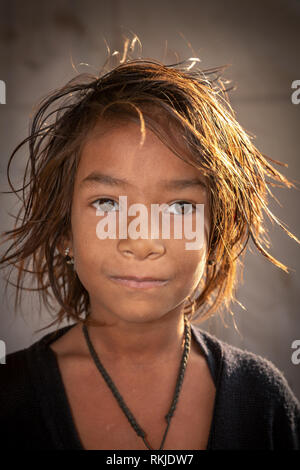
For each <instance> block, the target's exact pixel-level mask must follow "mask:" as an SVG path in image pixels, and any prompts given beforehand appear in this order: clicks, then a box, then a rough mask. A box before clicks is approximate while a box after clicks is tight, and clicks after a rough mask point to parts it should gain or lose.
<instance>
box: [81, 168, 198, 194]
mask: <svg viewBox="0 0 300 470" xmlns="http://www.w3.org/2000/svg"><path fill="white" fill-rule="evenodd" d="M96 184H103V185H106V186H116V187H119V186H121V187H123V188H127V187H134V185H133V184H132V183H130V182H129V181H128V180H127V179H126V178H125V179H121V178H116V177H115V176H112V175H106V174H103V173H99V172H92V173H90V174H89V175H88V176H86V177H85V178H84V179H83V180H82V181H81V182H80V185H79V186H80V187H83V186H95V185H96ZM160 186H161V187H162V188H164V189H166V190H183V189H186V188H192V187H202V188H206V185H205V183H204V181H202V180H200V179H199V178H189V179H178V180H162V181H161V183H160Z"/></svg>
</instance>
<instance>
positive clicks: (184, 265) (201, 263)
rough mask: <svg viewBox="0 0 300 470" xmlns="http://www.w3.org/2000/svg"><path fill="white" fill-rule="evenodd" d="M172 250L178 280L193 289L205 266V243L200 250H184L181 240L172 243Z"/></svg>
mask: <svg viewBox="0 0 300 470" xmlns="http://www.w3.org/2000/svg"><path fill="white" fill-rule="evenodd" d="M172 251H173V254H172V257H173V259H174V260H176V266H177V269H176V271H177V274H178V282H179V283H180V284H181V285H184V286H186V287H187V288H188V289H190V290H191V289H195V288H196V287H197V285H198V283H199V282H200V280H201V278H202V276H203V272H204V268H205V263H206V256H207V249H206V244H204V246H203V248H202V249H201V250H186V249H185V244H184V243H183V242H181V243H174V244H173V247H172ZM178 287H179V286H178Z"/></svg>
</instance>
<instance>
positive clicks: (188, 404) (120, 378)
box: [50, 325, 216, 450]
mask: <svg viewBox="0 0 300 470" xmlns="http://www.w3.org/2000/svg"><path fill="white" fill-rule="evenodd" d="M78 344H80V350H81V348H82V351H81V352H80V353H79V354H78ZM74 345H76V351H75V348H74ZM50 347H51V349H52V350H53V351H54V352H55V354H56V357H57V360H58V364H59V369H60V373H61V376H62V379H63V383H64V386H65V390H66V394H67V398H68V401H69V406H70V409H71V412H72V416H73V422H74V425H75V427H76V430H77V433H78V436H79V438H80V441H81V444H82V446H83V447H84V449H87V450H95V449H115V450H117V449H119V450H122V449H124V450H125V449H136V450H146V446H145V444H144V442H143V440H142V439H141V438H140V437H138V436H137V435H136V433H135V431H134V430H133V429H132V427H131V425H130V423H129V422H128V420H127V418H126V417H125V415H124V413H123V411H122V410H121V409H120V407H119V405H118V403H117V401H116V399H115V397H114V396H113V395H112V393H111V391H110V389H109V388H108V386H107V384H106V383H105V381H104V379H103V378H102V376H101V375H100V373H99V371H98V369H97V368H96V366H95V364H94V362H93V361H92V360H91V358H90V356H89V352H88V350H87V346H86V344H84V339H83V334H82V331H81V327H80V326H79V325H78V326H75V327H74V328H72V329H71V331H70V332H69V333H67V334H66V335H64V336H63V337H62V338H60V339H58V340H56V341H55V342H53V343H52V344H51V346H50ZM180 357H181V354H177V355H176V356H175V357H174V358H173V360H171V361H170V362H169V363H161V364H160V367H158V366H157V367H151V366H149V365H148V366H144V365H140V366H132V365H131V366H129V365H128V364H127V366H126V367H125V366H124V364H123V363H121V364H120V363H118V362H114V361H110V360H109V359H108V357H106V358H105V361H104V359H103V358H102V356H101V362H102V363H103V365H104V366H105V368H106V370H107V371H108V373H109V375H110V377H111V378H112V379H113V380H114V383H115V385H116V386H117V388H118V390H119V392H120V393H121V395H122V396H123V398H124V400H125V403H126V404H127V406H128V407H129V409H130V410H131V412H132V413H133V415H134V417H135V419H136V420H137V421H138V423H139V425H140V426H141V427H142V429H143V430H144V431H145V432H146V433H147V440H148V442H149V444H150V446H151V447H152V448H153V449H159V446H160V444H161V441H162V437H163V434H164V432H165V429H166V421H165V419H164V416H165V415H166V413H167V412H168V411H169V408H170V404H171V401H172V398H173V394H174V390H175V384H176V379H177V373H178V367H179V363H180ZM215 393H216V390H215V385H214V382H213V380H212V377H211V374H210V371H209V369H208V366H207V363H206V360H205V358H204V357H203V355H202V352H201V350H200V348H199V346H198V344H197V343H196V342H195V341H194V340H193V341H192V344H191V350H190V356H189V360H188V365H187V368H186V373H185V377H184V381H183V386H182V389H181V392H180V395H179V400H178V403H177V407H176V410H175V413H174V415H173V418H172V420H171V425H170V428H169V431H168V434H167V438H166V441H165V445H164V449H165V450H168V449H169V450H170V449H185V450H188V449H189V450H197V449H198V450H199V449H206V447H207V442H208V437H209V432H210V428H211V423H212V416H213V408H214V401H215Z"/></svg>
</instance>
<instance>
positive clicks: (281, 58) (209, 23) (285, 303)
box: [0, 0, 300, 399]
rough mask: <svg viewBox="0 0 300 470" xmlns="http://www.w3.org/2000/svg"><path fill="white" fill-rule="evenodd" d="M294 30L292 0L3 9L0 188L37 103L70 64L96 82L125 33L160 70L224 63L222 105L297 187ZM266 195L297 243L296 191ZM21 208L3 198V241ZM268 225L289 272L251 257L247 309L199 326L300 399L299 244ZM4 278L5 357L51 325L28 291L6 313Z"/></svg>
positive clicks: (59, 1)
mask: <svg viewBox="0 0 300 470" xmlns="http://www.w3.org/2000/svg"><path fill="white" fill-rule="evenodd" d="M299 24H300V1H299V0H264V1H262V0H252V1H251V2H250V1H249V2H240V1H238V0H227V1H226V2H222V1H215V2H207V1H202V0H185V1H180V0H160V1H158V0H151V1H148V2H147V1H136V0H72V1H71V0H52V1H51V2H46V1H40V0H39V1H35V0H28V1H26V2H24V1H22V0H0V80H3V81H4V82H5V84H6V104H0V191H7V190H9V186H8V183H7V176H6V167H7V162H8V159H9V156H10V154H11V152H12V150H13V149H14V147H15V146H16V145H17V144H18V143H19V142H20V141H21V139H23V138H25V137H26V136H27V135H28V121H29V117H30V115H31V113H32V111H33V106H34V104H36V102H37V101H38V100H39V99H40V98H41V97H42V96H44V95H45V94H47V93H48V92H49V91H50V90H53V89H55V88H57V87H60V86H62V85H63V84H64V83H65V82H66V81H67V80H69V79H71V78H72V77H73V76H74V75H75V74H76V71H75V70H74V68H73V66H72V63H73V64H74V65H75V66H76V67H77V70H78V72H91V73H97V71H98V70H99V69H100V68H101V66H102V65H103V63H104V61H105V59H106V57H107V49H106V43H107V44H108V45H109V47H110V49H111V51H114V50H118V51H122V50H123V42H124V36H126V37H133V35H137V36H138V38H139V39H140V41H141V43H142V46H143V49H142V56H143V57H148V58H153V59H157V60H160V61H164V62H165V63H166V64H168V63H169V64H171V63H174V62H176V61H178V60H183V59H186V58H189V57H195V56H197V57H199V58H200V59H201V61H202V62H201V63H202V67H203V68H208V67H214V66H217V65H224V64H230V67H229V68H228V69H227V70H226V72H225V75H224V77H225V78H228V79H231V80H232V83H233V84H234V85H235V86H236V90H235V91H233V92H231V93H230V94H229V98H230V102H231V105H232V106H233V108H234V110H235V112H236V117H237V119H238V121H239V122H240V123H241V124H242V125H243V126H244V128H245V129H246V130H247V131H248V132H250V134H251V135H252V136H253V137H255V144H256V146H257V147H258V148H259V149H260V150H261V151H262V152H263V153H265V154H267V155H269V156H271V157H272V158H274V159H277V160H281V161H284V162H285V163H287V164H288V168H281V167H278V169H279V170H282V171H283V173H284V174H285V175H286V176H288V177H290V178H294V179H297V180H299V179H300V159H299V131H300V103H299V104H298V105H297V104H293V103H292V100H291V95H292V92H293V90H292V88H291V86H292V82H293V81H294V80H300V60H299V59H300V47H299V45H300V28H299ZM80 63H86V64H89V66H86V65H80ZM26 159H27V156H26V152H25V150H22V151H21V152H19V154H18V156H17V157H16V158H15V159H14V161H13V165H12V167H11V177H12V180H13V183H14V185H15V186H16V187H20V186H19V184H20V183H21V181H22V177H23V172H24V169H25V164H26ZM273 193H274V195H275V196H276V197H277V198H278V199H279V200H280V202H281V206H280V205H278V204H277V203H276V202H275V201H271V202H270V206H271V210H273V211H274V212H275V214H276V215H277V216H278V217H279V219H280V220H283V221H284V222H286V224H287V225H288V227H289V229H290V230H291V231H292V232H293V233H295V235H296V236H298V237H299V236H300V223H299V202H300V200H299V191H298V190H288V189H278V188H275V189H274V190H273ZM18 207H19V206H18V204H17V199H16V197H15V196H14V195H9V194H0V230H1V232H3V231H4V230H9V229H12V227H13V222H14V219H13V218H12V217H11V216H10V214H15V215H16V212H17V208H18ZM268 227H269V236H270V239H271V240H272V247H271V253H272V254H273V255H275V257H277V258H278V259H279V260H280V261H281V262H283V263H285V264H286V265H287V266H288V267H289V268H290V272H289V274H286V273H284V272H283V271H281V270H279V269H278V268H276V267H275V266H274V265H272V264H271V263H269V262H267V261H266V260H265V258H264V257H263V256H262V255H259V254H258V253H256V252H255V250H254V249H253V250H252V251H253V252H251V251H248V253H247V255H246V258H245V264H246V267H245V270H244V277H243V279H244V280H243V283H242V284H241V285H240V286H239V288H238V289H237V292H236V296H237V299H238V300H239V301H240V302H241V303H242V304H243V305H244V306H245V308H246V310H243V309H242V308H241V307H240V306H239V305H237V304H236V305H235V306H233V311H234V321H233V319H232V317H231V316H230V315H225V316H224V320H223V321H222V319H221V318H220V317H214V318H212V319H211V320H208V321H206V322H204V323H202V324H201V328H203V329H204V330H207V331H209V332H210V333H212V334H214V335H216V336H217V337H218V338H220V339H222V340H224V341H226V342H228V343H230V344H233V345H235V346H238V347H240V348H242V349H246V350H248V351H252V352H254V353H256V354H259V355H261V356H263V357H265V358H267V359H269V360H270V361H272V362H273V363H274V364H275V365H276V366H277V368H278V369H279V370H280V371H281V372H282V373H283V374H284V376H285V377H286V379H287V380H288V383H289V385H290V387H291V388H292V390H293V391H294V393H295V395H296V396H297V397H298V399H300V373H299V372H300V364H299V365H297V364H293V362H292V360H291V356H292V353H293V349H292V347H291V345H292V343H293V341H294V340H297V339H298V340H300V316H299V313H300V312H299V310H300V309H299V300H300V295H299V291H300V277H299V271H298V272H297V268H298V266H299V258H300V247H299V245H297V243H296V242H294V241H293V240H291V239H290V238H289V237H288V236H287V235H286V234H285V233H284V232H283V231H281V230H280V229H279V228H275V227H273V226H272V225H271V224H268ZM250 246H251V245H250ZM1 249H2V250H3V248H1ZM1 252H2V251H1ZM4 274H5V272H4V271H0V289H1V305H0V340H4V341H5V342H6V347H7V351H6V352H7V353H10V352H13V351H16V350H18V349H21V348H25V347H27V346H29V345H30V344H32V343H33V342H35V341H37V340H38V339H39V338H40V337H41V336H44V335H45V334H46V333H48V332H50V331H51V330H52V329H53V327H52V328H50V329H48V330H44V331H43V332H40V333H35V330H36V329H38V328H41V327H42V326H45V325H46V324H48V323H50V321H51V320H52V317H51V316H50V315H49V313H48V312H47V311H46V310H45V309H44V308H43V307H42V308H41V315H39V314H38V310H39V308H40V305H39V300H38V297H37V296H36V295H34V294H32V293H29V294H24V297H23V304H22V312H19V311H16V312H15V310H14V295H15V290H14V288H13V287H9V288H8V290H7V292H6V293H5V281H4Z"/></svg>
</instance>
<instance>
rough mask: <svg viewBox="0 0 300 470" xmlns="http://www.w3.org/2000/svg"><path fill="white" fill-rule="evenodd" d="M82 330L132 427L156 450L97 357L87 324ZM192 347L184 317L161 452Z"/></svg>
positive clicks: (188, 324) (97, 364)
mask: <svg viewBox="0 0 300 470" xmlns="http://www.w3.org/2000/svg"><path fill="white" fill-rule="evenodd" d="M82 330H83V334H84V337H85V339H86V342H87V345H88V348H89V351H90V353H91V356H92V358H93V360H94V362H95V364H96V367H97V369H98V370H99V372H100V373H101V374H102V376H103V378H104V380H105V382H106V383H107V385H108V386H109V388H110V389H111V391H112V393H113V395H114V397H115V398H116V400H117V402H118V404H119V406H120V408H121V409H122V411H123V412H124V414H125V415H126V417H127V419H128V421H129V423H130V424H131V426H132V427H133V429H134V430H135V432H136V434H137V435H138V436H139V437H141V438H142V439H143V441H144V443H145V445H146V447H147V448H148V449H149V450H154V449H153V448H152V447H151V446H150V444H149V442H148V440H147V434H146V433H145V431H144V430H143V429H142V428H141V427H140V425H139V424H138V423H137V421H136V420H135V418H134V416H133V414H132V413H131V411H130V410H129V408H128V406H127V405H126V403H125V401H124V399H123V397H122V396H121V395H120V393H119V391H118V389H117V387H116V386H115V384H114V383H113V381H112V379H111V377H110V376H109V375H108V373H107V371H106V370H105V368H104V367H103V365H102V363H101V362H100V359H99V357H98V355H97V353H96V351H95V349H94V347H93V345H92V342H91V339H90V337H89V334H88V330H87V326H86V324H84V325H83V326H82ZM190 346H191V326H190V323H189V321H188V319H187V318H186V316H184V348H183V353H182V357H181V362H180V367H179V373H178V377H177V382H176V387H175V393H174V396H173V399H172V403H171V407H170V410H169V412H168V414H167V415H166V416H165V420H166V421H167V427H166V430H165V433H164V435H163V439H162V442H161V444H160V447H159V450H162V449H163V446H164V443H165V440H166V436H167V432H168V430H169V426H170V422H171V419H172V416H173V414H174V411H175V408H176V405H177V402H178V398H179V393H180V390H181V387H182V383H183V378H184V374H185V370H186V366H187V361H188V357H189V353H190Z"/></svg>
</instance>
